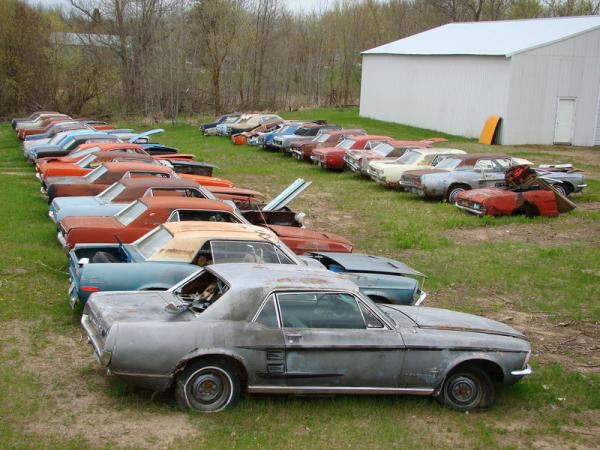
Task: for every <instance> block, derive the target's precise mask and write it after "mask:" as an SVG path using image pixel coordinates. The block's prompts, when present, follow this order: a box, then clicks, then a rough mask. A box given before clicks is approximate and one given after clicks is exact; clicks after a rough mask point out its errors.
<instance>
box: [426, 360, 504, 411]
mask: <svg viewBox="0 0 600 450" xmlns="http://www.w3.org/2000/svg"><path fill="white" fill-rule="evenodd" d="M438 400H439V401H440V402H441V403H443V404H444V405H446V406H449V407H451V408H454V409H459V410H461V411H471V410H473V409H485V408H489V407H490V406H492V404H493V403H494V385H493V384H492V380H490V377H489V376H488V374H487V373H485V371H483V370H482V369H480V368H479V367H475V366H463V367H460V368H458V369H457V370H455V371H453V372H451V373H450V374H449V375H448V376H447V377H446V380H444V385H443V386H442V390H441V392H440V395H439V396H438Z"/></svg>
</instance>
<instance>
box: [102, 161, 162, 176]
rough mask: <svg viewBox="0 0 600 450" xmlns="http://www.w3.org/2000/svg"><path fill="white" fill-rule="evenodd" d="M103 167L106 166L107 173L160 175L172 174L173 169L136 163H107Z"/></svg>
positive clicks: (160, 165) (159, 165)
mask: <svg viewBox="0 0 600 450" xmlns="http://www.w3.org/2000/svg"><path fill="white" fill-rule="evenodd" d="M103 165H104V166H106V168H107V169H108V171H109V172H128V171H130V170H141V171H144V172H148V171H151V172H161V173H171V172H173V169H171V168H170V167H166V166H163V165H162V164H148V163H140V162H136V161H126V162H107V163H104V164H103Z"/></svg>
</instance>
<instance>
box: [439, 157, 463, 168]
mask: <svg viewBox="0 0 600 450" xmlns="http://www.w3.org/2000/svg"><path fill="white" fill-rule="evenodd" d="M461 161H462V160H460V159H454V158H444V159H442V160H441V161H440V162H439V163H437V164H436V165H435V168H436V169H446V170H453V169H456V167H457V166H458V165H459V164H460V163H461Z"/></svg>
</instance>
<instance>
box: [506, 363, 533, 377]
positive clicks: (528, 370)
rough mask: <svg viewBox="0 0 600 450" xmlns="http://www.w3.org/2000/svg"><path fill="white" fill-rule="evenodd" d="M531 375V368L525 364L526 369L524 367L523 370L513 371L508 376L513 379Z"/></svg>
mask: <svg viewBox="0 0 600 450" xmlns="http://www.w3.org/2000/svg"><path fill="white" fill-rule="evenodd" d="M532 373H533V369H532V368H531V366H530V365H529V364H527V367H525V368H524V369H521V370H513V371H512V372H511V373H510V374H511V375H512V376H513V377H523V376H525V375H531V374H532Z"/></svg>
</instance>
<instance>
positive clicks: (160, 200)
mask: <svg viewBox="0 0 600 450" xmlns="http://www.w3.org/2000/svg"><path fill="white" fill-rule="evenodd" d="M140 201H142V202H144V203H145V204H146V206H148V207H149V208H164V209H179V208H191V209H206V210H210V211H227V212H233V211H234V209H233V207H232V206H230V205H228V204H227V203H224V202H221V201H219V200H210V199H205V198H194V197H163V196H161V197H141V198H140Z"/></svg>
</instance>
